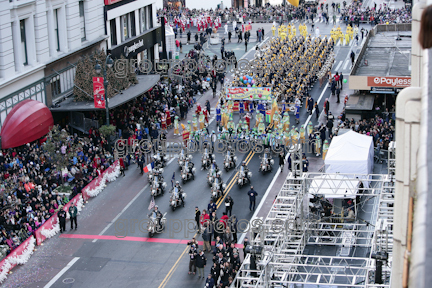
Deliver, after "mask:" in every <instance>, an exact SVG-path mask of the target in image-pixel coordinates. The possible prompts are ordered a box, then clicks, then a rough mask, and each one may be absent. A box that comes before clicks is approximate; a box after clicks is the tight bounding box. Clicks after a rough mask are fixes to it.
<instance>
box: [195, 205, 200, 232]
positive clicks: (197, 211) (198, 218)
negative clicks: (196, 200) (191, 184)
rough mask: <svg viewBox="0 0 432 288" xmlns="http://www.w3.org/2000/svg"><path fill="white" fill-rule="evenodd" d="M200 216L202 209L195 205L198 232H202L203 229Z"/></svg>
mask: <svg viewBox="0 0 432 288" xmlns="http://www.w3.org/2000/svg"><path fill="white" fill-rule="evenodd" d="M200 216H201V211H200V210H199V209H198V206H196V207H195V221H196V229H197V231H198V232H200V230H201V225H200Z"/></svg>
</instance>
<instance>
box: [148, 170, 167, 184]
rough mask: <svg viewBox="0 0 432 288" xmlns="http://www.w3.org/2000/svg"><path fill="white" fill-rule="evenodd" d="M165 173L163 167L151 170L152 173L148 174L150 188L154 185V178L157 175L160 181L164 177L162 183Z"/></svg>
mask: <svg viewBox="0 0 432 288" xmlns="http://www.w3.org/2000/svg"><path fill="white" fill-rule="evenodd" d="M163 172H164V169H163V168H161V167H157V168H155V169H153V170H151V171H150V172H149V173H148V182H149V185H150V186H152V185H153V179H154V177H155V175H156V174H158V175H159V180H160V179H161V177H162V181H163V176H162V173H163Z"/></svg>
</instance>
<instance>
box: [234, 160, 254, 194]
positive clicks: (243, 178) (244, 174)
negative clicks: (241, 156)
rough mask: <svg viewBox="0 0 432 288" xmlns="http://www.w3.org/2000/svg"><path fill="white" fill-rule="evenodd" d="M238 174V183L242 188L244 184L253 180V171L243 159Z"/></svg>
mask: <svg viewBox="0 0 432 288" xmlns="http://www.w3.org/2000/svg"><path fill="white" fill-rule="evenodd" d="M237 175H238V176H237V184H238V185H239V186H240V188H241V187H243V185H245V184H247V183H250V182H251V179H252V172H250V171H249V168H248V167H247V165H246V162H244V161H243V163H242V165H241V166H240V169H239V173H238V174H237Z"/></svg>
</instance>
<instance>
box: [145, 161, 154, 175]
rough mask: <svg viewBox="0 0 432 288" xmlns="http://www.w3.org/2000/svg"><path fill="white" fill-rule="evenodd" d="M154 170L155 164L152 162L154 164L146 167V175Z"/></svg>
mask: <svg viewBox="0 0 432 288" xmlns="http://www.w3.org/2000/svg"><path fill="white" fill-rule="evenodd" d="M153 168H154V162H152V163H150V164H148V165H147V166H145V167H144V173H148V172H150V171H152V170H153Z"/></svg>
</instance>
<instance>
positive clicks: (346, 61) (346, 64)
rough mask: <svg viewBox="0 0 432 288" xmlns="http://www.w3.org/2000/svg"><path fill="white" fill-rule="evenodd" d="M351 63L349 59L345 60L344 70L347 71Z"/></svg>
mask: <svg viewBox="0 0 432 288" xmlns="http://www.w3.org/2000/svg"><path fill="white" fill-rule="evenodd" d="M349 62H350V60H349V59H347V60H345V64H344V66H343V70H345V69H347V66H348V64H349Z"/></svg>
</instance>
